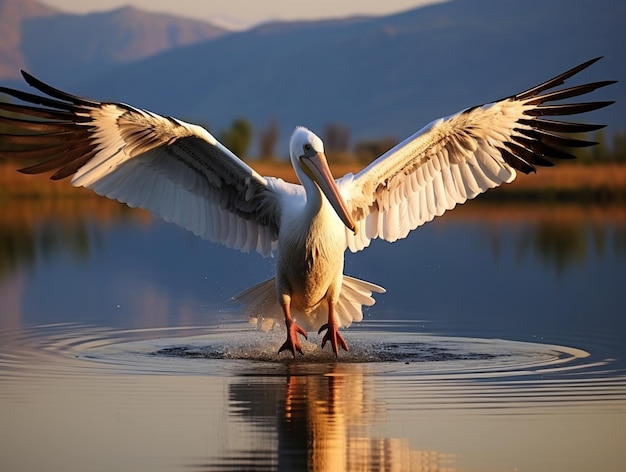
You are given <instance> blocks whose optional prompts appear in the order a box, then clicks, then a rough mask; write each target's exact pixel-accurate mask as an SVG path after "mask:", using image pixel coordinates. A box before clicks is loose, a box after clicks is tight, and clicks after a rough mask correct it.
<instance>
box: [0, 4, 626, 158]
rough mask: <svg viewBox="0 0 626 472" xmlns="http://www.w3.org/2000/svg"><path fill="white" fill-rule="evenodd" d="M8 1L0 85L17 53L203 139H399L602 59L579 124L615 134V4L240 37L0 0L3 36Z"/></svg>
mask: <svg viewBox="0 0 626 472" xmlns="http://www.w3.org/2000/svg"><path fill="white" fill-rule="evenodd" d="M16 4H19V5H28V6H29V11H28V12H27V13H28V14H26V13H22V18H25V19H24V20H23V21H22V27H21V30H20V31H21V33H20V34H21V36H19V35H18V36H19V37H21V40H19V41H18V42H17V43H16V42H15V38H13V40H14V41H13V43H10V44H13V45H14V47H13V49H8V50H7V51H5V50H4V49H2V50H0V71H3V72H2V73H3V74H4V77H5V78H6V80H5V79H3V80H2V82H3V83H5V84H7V83H8V84H15V82H13V80H11V79H12V78H13V77H14V74H13V75H7V72H6V71H7V64H8V61H9V60H10V59H11V58H13V59H12V60H14V61H16V58H18V59H19V60H20V61H21V62H19V61H18V62H15V66H14V69H17V68H18V67H26V68H27V69H28V70H29V71H30V72H32V73H34V74H35V75H37V76H38V77H40V78H41V79H43V80H44V81H47V82H50V83H52V84H53V85H55V86H58V87H65V88H69V89H70V90H71V91H72V92H73V93H79V94H84V95H88V96H91V97H95V98H99V99H105V100H117V101H125V102H127V103H131V104H133V105H136V106H139V107H143V108H148V109H151V110H153V111H156V112H158V113H162V114H169V115H174V116H177V117H180V118H183V119H188V120H192V121H195V122H201V123H204V124H208V125H210V128H211V129H213V130H220V129H223V128H225V127H226V126H228V125H229V124H230V122H231V121H232V120H234V119H235V118H238V117H244V118H247V119H248V120H250V121H251V122H252V123H253V125H254V127H255V129H262V128H264V127H266V126H267V125H268V123H269V121H270V120H272V119H276V120H277V121H278V123H279V126H280V129H281V138H282V145H283V146H284V144H285V140H286V138H287V136H288V134H289V133H290V131H291V129H292V128H293V127H294V126H296V125H305V126H308V127H311V128H312V129H314V130H316V131H319V132H323V129H324V127H325V126H326V125H327V124H328V123H338V124H342V125H347V126H349V127H350V129H351V132H352V137H353V139H358V138H361V137H381V136H396V137H398V138H403V137H406V136H408V135H409V134H411V133H412V132H414V131H416V130H417V129H419V128H421V127H422V126H423V125H425V124H426V123H427V122H429V121H431V120H432V119H434V118H437V117H440V116H445V115H448V114H451V113H454V112H456V111H458V110H460V109H462V108H464V107H467V106H472V105H475V104H478V103H482V102H485V101H489V100H493V99H499V98H502V97H504V96H508V95H511V94H513V93H516V92H518V91H521V90H523V89H525V88H528V87H530V86H533V85H535V84H536V83H538V82H541V81H543V80H545V79H548V78H550V77H551V76H553V75H556V74H558V73H560V72H562V71H564V70H565V69H567V68H569V67H572V66H574V65H577V64H578V63H580V62H583V61H585V60H587V59H590V58H592V57H596V56H601V55H604V56H605V58H604V60H602V61H600V62H599V63H598V64H596V65H595V66H594V67H593V68H592V69H591V70H589V71H587V72H585V73H584V75H582V76H581V78H580V79H578V80H585V81H587V80H589V81H590V80H603V79H617V80H621V82H620V83H618V84H616V85H614V86H611V87H608V88H607V89H605V90H602V91H600V92H598V93H596V94H595V95H594V98H597V99H613V100H618V103H617V104H616V105H613V106H611V107H609V108H607V109H605V110H602V111H599V112H595V113H594V114H590V115H589V120H590V121H593V122H596V121H598V122H605V123H608V124H610V126H611V128H610V130H609V134H610V133H611V129H612V130H624V129H626V112H625V110H626V108H625V104H626V74H625V73H626V53H625V52H624V44H626V28H624V27H623V19H624V18H626V3H624V2H617V1H615V0H595V1H593V2H590V1H589V0H524V1H518V0H453V1H450V2H447V3H440V4H436V5H431V6H427V7H423V8H418V9H414V10H410V11H406V12H403V13H400V14H396V15H391V16H385V17H368V18H342V19H337V20H333V21H310V22H285V23H271V24H265V25H261V26H258V27H256V28H253V29H250V30H247V31H243V32H228V31H226V30H224V29H221V28H218V27H216V26H214V25H210V24H206V23H200V22H194V21H191V20H183V19H179V18H174V17H171V16H165V15H153V14H150V13H146V12H140V11H137V10H133V9H128V8H125V9H121V10H116V11H113V12H108V13H100V14H92V15H85V16H77V15H67V14H61V13H59V12H55V11H54V10H51V9H48V8H47V7H43V6H42V5H40V4H37V3H36V2H34V1H32V0H29V1H23V0H20V1H18V0H0V18H1V20H0V22H1V24H0V32H2V34H3V35H5V31H4V26H3V25H4V23H5V22H7V21H8V20H6V18H5V17H4V11H5V10H6V9H7V8H8V7H7V5H8V6H9V7H12V9H13V10H15V9H16V7H15V5H16ZM13 23H15V22H13ZM13 35H14V36H15V33H13ZM7 44H9V43H7ZM5 49H6V48H5ZM12 67H13V66H12ZM10 70H13V69H10ZM13 72H15V71H13ZM21 87H23V85H21Z"/></svg>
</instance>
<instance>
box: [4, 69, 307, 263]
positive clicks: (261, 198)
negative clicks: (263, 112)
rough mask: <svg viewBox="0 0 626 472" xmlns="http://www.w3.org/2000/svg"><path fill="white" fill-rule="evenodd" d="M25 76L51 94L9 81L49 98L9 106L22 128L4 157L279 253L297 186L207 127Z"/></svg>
mask: <svg viewBox="0 0 626 472" xmlns="http://www.w3.org/2000/svg"><path fill="white" fill-rule="evenodd" d="M23 75H24V78H25V79H26V81H27V82H28V83H29V84H30V85H32V86H33V87H35V88H37V89H38V90H40V91H41V92H43V93H45V94H47V95H48V97H44V96H38V95H33V94H30V93H26V92H21V91H18V90H13V89H8V88H4V87H0V92H4V93H6V94H9V95H11V96H13V97H15V98H18V99H20V100H22V101H25V102H29V103H31V104H34V105H40V106H31V105H21V104H11V103H0V111H3V113H0V122H2V123H4V124H5V125H8V126H9V127H10V128H13V129H16V130H18V133H17V134H8V133H4V134H1V135H0V141H2V142H3V144H4V146H3V147H4V148H5V149H4V150H0V156H2V157H8V158H16V159H21V160H30V162H31V164H32V165H30V166H28V167H26V168H24V169H21V172H24V173H39V172H47V171H55V173H54V174H53V175H52V177H51V178H52V179H62V178H65V177H69V176H72V185H74V186H82V187H87V188H90V189H92V190H93V191H94V192H96V193H98V194H100V195H105V196H107V197H109V198H112V199H116V200H119V201H121V202H123V203H126V204H128V205H129V206H131V207H140V208H144V209H147V210H149V211H150V212H151V213H153V214H154V215H156V216H159V217H161V218H163V219H164V220H166V221H171V222H173V223H176V224H177V225H179V226H181V227H183V228H186V229H188V230H190V231H192V232H193V233H194V234H196V235H198V236H201V237H203V238H205V239H208V240H210V241H213V242H217V243H222V244H225V245H226V246H229V247H233V248H236V249H240V250H242V251H246V252H247V251H251V250H256V251H257V252H259V253H261V254H263V255H269V254H270V253H271V252H272V250H273V249H274V247H275V242H276V239H277V234H278V227H279V225H280V221H279V220H280V204H281V200H282V198H285V197H287V196H289V195H291V194H293V193H297V194H299V193H301V192H300V190H299V189H298V188H297V186H293V185H292V184H286V183H284V182H283V181H282V180H277V179H273V178H264V177H262V176H260V175H259V174H257V173H256V172H255V171H254V170H253V169H252V168H250V167H249V166H248V165H246V164H245V163H244V162H243V161H241V160H240V159H238V158H237V157H236V156H235V155H234V154H233V153H232V152H231V151H230V150H228V149H227V148H226V147H225V146H223V145H222V144H221V143H220V142H218V141H217V140H216V139H215V138H214V137H213V136H212V135H211V134H210V133H209V132H208V131H206V130H205V129H204V128H202V127H200V126H196V125H192V124H189V123H185V122H183V121H180V120H177V119H175V118H165V117H162V116H160V115H157V114H155V113H152V112H149V111H146V110H141V109H137V108H134V107H131V106H129V105H126V104H122V103H101V102H98V101H94V100H89V99H84V98H81V97H76V96H73V95H70V94H67V93H65V92H62V91H60V90H57V89H54V88H52V87H50V86H48V85H46V84H44V83H42V82H41V81H39V80H37V79H35V78H34V77H32V76H31V75H29V74H27V73H25V72H23ZM7 144H9V145H12V146H14V148H13V150H8V149H7V148H6V146H7ZM33 161H34V162H35V163H34V164H33Z"/></svg>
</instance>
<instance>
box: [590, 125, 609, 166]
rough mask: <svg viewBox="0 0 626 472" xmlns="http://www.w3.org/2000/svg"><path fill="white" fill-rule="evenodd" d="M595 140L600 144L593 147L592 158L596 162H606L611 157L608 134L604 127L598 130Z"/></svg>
mask: <svg viewBox="0 0 626 472" xmlns="http://www.w3.org/2000/svg"><path fill="white" fill-rule="evenodd" d="M593 141H596V142H597V143H598V144H596V145H595V146H593V147H592V148H591V160H592V162H594V163H600V162H605V161H607V160H608V159H609V158H610V155H609V149H608V146H607V144H606V134H605V132H604V130H603V129H601V130H600V131H596V133H595V134H594V136H593Z"/></svg>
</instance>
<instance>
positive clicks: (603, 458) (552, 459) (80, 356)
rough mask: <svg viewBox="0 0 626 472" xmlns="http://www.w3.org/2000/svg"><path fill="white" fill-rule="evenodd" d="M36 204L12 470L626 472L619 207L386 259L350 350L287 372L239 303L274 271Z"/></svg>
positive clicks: (20, 338) (3, 461) (8, 409)
mask: <svg viewBox="0 0 626 472" xmlns="http://www.w3.org/2000/svg"><path fill="white" fill-rule="evenodd" d="M40 205H41V203H37V202H27V201H18V202H12V204H11V206H10V207H6V208H4V209H3V210H2V211H0V220H2V221H1V222H2V225H1V226H0V238H1V240H2V244H1V245H0V247H1V248H2V249H0V315H1V316H0V418H2V427H1V428H0V470H11V471H13V470H16V471H37V470H52V471H55V470H58V471H68V470H90V471H99V470H102V471H111V470H115V471H126V470H128V471H141V470H150V471H154V470H167V471H171V470H192V471H195V470H197V471H224V470H226V471H228V470H232V471H235V470H237V471H239V470H257V471H265V470H314V471H325V470H333V471H335V470H339V471H340V470H346V471H353V470H363V471H364V470H398V471H404V470H410V471H436V470H441V471H443V470H445V471H457V470H463V471H514V470H518V471H525V470H528V471H560V470H563V471H565V470H567V471H588V470H603V471H618V470H622V467H623V454H622V448H623V438H624V437H625V434H626V317H625V316H624V308H623V307H624V306H626V291H625V290H624V287H625V286H626V285H625V282H626V209H624V208H622V207H615V208H614V207H608V208H607V207H604V208H596V207H585V208H580V207H573V206H561V205H555V206H528V207H523V206H506V207H499V206H492V205H486V204H477V205H473V206H471V205H467V206H464V207H462V208H460V209H457V210H455V211H454V212H451V213H450V214H448V215H446V216H445V217H444V218H443V219H441V221H437V222H433V223H430V224H429V225H426V226H425V227H423V228H421V229H420V230H419V231H417V232H415V233H414V234H413V235H412V236H411V237H410V238H408V239H406V240H404V241H400V242H397V243H394V244H392V245H390V244H386V243H380V244H373V246H372V247H371V248H369V249H367V250H366V251H364V252H361V253H359V254H356V255H351V256H349V257H348V259H347V261H346V272H347V273H349V274H350V275H354V276H357V277H359V278H363V279H366V280H370V281H372V282H374V283H378V284H381V285H383V286H384V287H385V288H386V289H387V291H388V292H387V293H386V294H384V295H380V296H378V297H377V299H378V302H377V304H376V305H375V306H373V307H372V308H370V309H369V310H368V311H367V312H366V314H365V320H364V322H363V323H360V324H355V325H353V326H352V327H350V328H349V329H348V330H346V331H345V332H344V337H345V339H346V341H347V342H348V344H349V346H350V349H351V350H350V352H349V353H344V352H342V353H341V354H340V358H339V360H338V361H336V360H335V359H334V357H333V356H332V355H330V354H329V352H328V347H327V349H326V351H322V350H320V349H319V347H318V346H319V343H320V341H321V337H320V336H317V335H316V334H315V333H312V334H311V336H310V338H309V341H308V342H305V343H304V345H303V347H304V351H305V356H304V357H300V358H298V359H297V360H296V361H293V360H292V359H290V358H289V356H287V355H281V356H278V355H277V353H276V352H277V350H278V347H279V346H280V345H281V344H282V342H283V341H284V339H283V336H284V334H283V333H282V332H274V331H271V332H268V333H265V332H260V331H257V330H256V329H255V328H254V326H252V325H251V324H249V323H248V322H247V321H246V320H244V319H242V317H241V315H240V314H239V313H238V312H237V307H236V306H232V305H231V304H229V303H228V302H227V300H228V298H229V297H230V296H231V295H233V294H234V293H237V292H238V291H240V290H242V289H244V288H246V287H247V286H249V285H251V284H253V283H255V282H258V281H260V280H263V279H264V278H266V277H268V276H270V275H271V273H272V270H273V264H272V261H267V260H264V259H262V258H260V257H257V256H251V255H244V254H239V253H237V252H235V251H232V250H228V249H225V248H222V247H220V246H215V245H212V244H209V243H206V242H204V241H201V240H199V239H197V238H195V237H193V236H192V235H189V234H187V233H186V232H185V231H183V230H179V229H178V228H176V227H174V226H172V225H168V224H165V223H161V222H158V221H152V220H150V219H149V218H147V217H146V216H145V215H144V214H143V213H141V212H134V211H126V210H124V209H123V207H121V206H117V205H109V203H108V202H107V203H97V204H94V203H93V202H91V203H89V201H87V202H82V203H80V202H73V203H71V204H70V203H68V202H67V201H65V202H64V203H59V204H58V205H57V206H52V207H50V208H49V207H45V208H44V209H42V208H40ZM68 205H69V208H68ZM93 205H97V207H93ZM95 215H97V216H95Z"/></svg>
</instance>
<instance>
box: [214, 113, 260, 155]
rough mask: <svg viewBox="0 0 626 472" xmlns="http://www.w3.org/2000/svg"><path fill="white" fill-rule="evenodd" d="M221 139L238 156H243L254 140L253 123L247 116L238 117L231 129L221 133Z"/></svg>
mask: <svg viewBox="0 0 626 472" xmlns="http://www.w3.org/2000/svg"><path fill="white" fill-rule="evenodd" d="M220 141H221V142H222V144H223V145H224V146H226V147H227V148H228V149H230V150H231V151H232V152H233V153H235V155H237V157H241V158H243V157H244V156H246V154H247V153H248V149H249V148H250V143H251V142H252V125H251V124H250V122H249V121H248V120H246V119H245V118H237V119H236V120H234V121H233V123H232V125H231V127H230V129H227V130H224V131H222V132H221V133H220Z"/></svg>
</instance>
